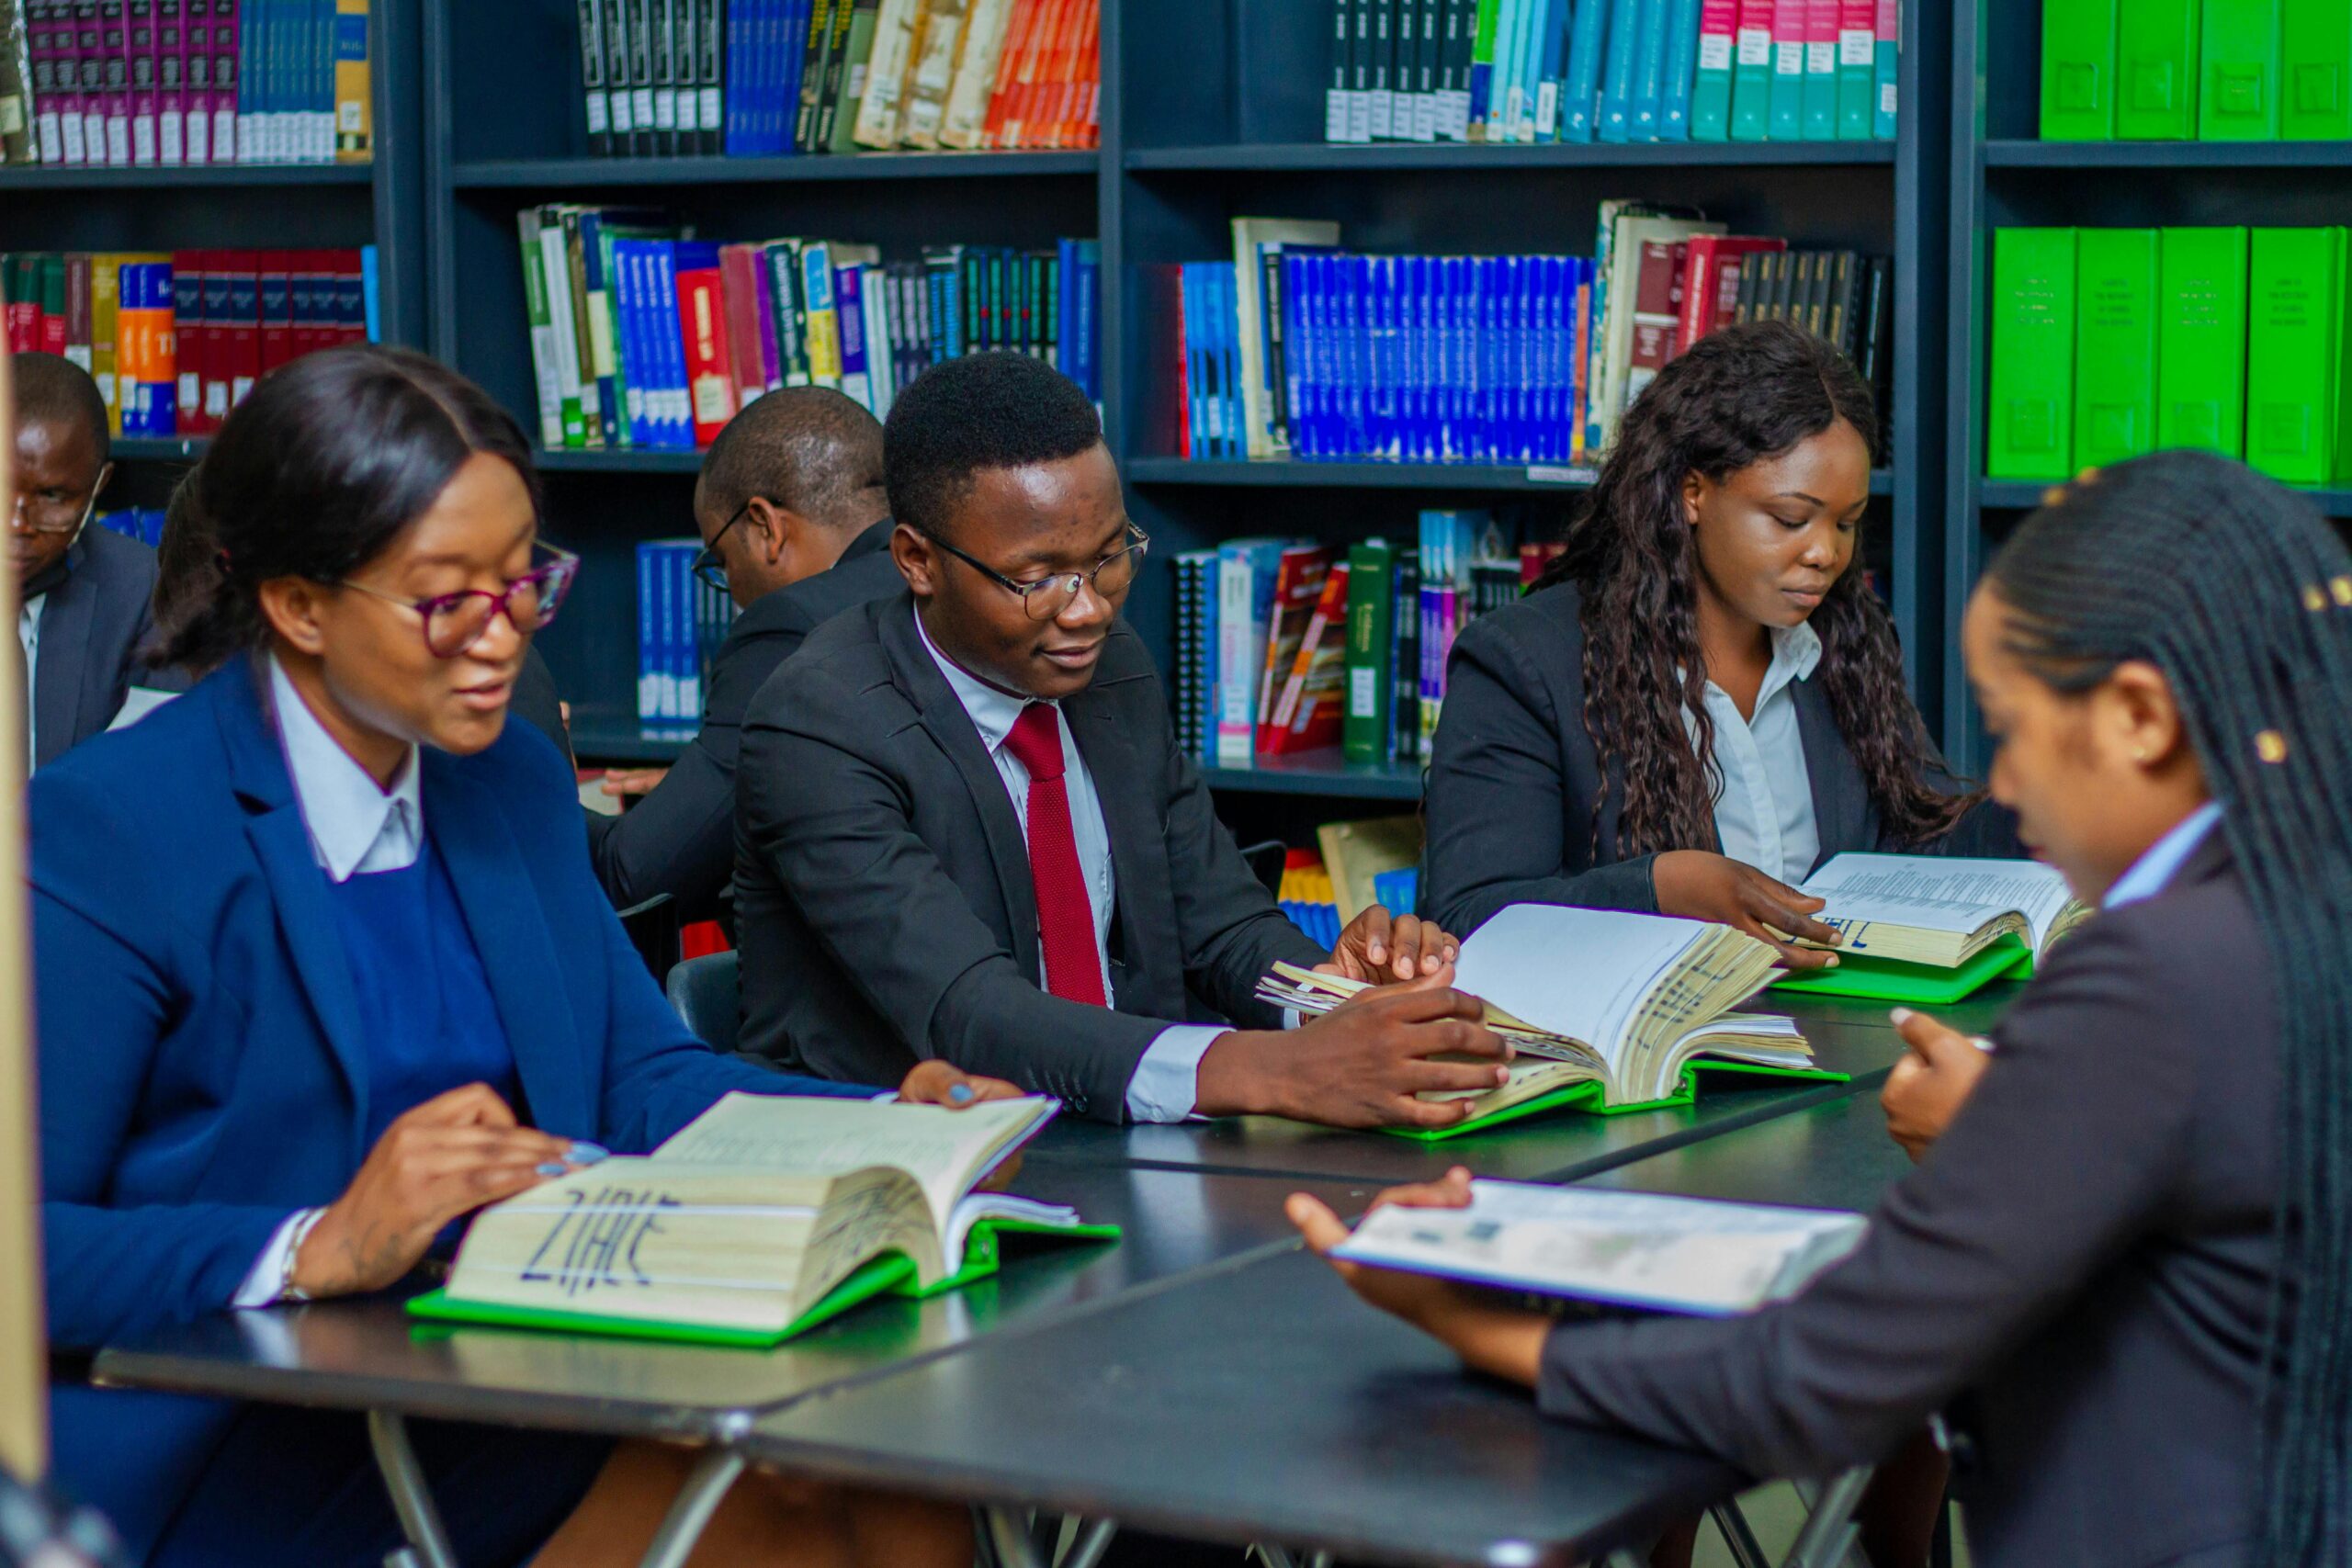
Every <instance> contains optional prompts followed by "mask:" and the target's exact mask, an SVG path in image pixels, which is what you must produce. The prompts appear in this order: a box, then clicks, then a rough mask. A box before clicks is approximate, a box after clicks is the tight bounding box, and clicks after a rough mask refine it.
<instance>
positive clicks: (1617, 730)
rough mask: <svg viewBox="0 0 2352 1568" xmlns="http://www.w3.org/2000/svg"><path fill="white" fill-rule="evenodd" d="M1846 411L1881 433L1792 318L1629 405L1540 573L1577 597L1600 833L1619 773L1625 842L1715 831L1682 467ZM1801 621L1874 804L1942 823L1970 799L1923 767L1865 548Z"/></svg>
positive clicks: (1843, 370)
mask: <svg viewBox="0 0 2352 1568" xmlns="http://www.w3.org/2000/svg"><path fill="white" fill-rule="evenodd" d="M1841 420H1842V421H1843V422H1844V423H1847V424H1849V425H1851V426H1852V427H1853V428H1854V431H1855V433H1856V434H1859V435H1860V436H1861V438H1862V444H1863V446H1866V447H1873V446H1875V445H1876V438H1877V420H1876V418H1875V417H1874V415H1873V414H1872V412H1871V391H1870V388H1869V386H1868V385H1867V384H1866V383H1865V382H1864V381H1863V380H1862V378H1861V377H1860V375H1859V374H1858V373H1857V372H1856V371H1855V369H1854V367H1853V366H1852V365H1850V364H1849V363H1848V362H1847V360H1846V357H1845V355H1841V354H1839V353H1838V351H1837V350H1836V349H1835V348H1833V347H1831V346H1830V345H1829V344H1827V343H1826V342H1824V341H1823V340H1822V339H1820V338H1819V337H1816V336H1815V335H1814V334H1813V333H1809V332H1806V331H1804V329H1803V328H1801V327H1797V326H1794V325H1792V324H1791V323H1789V322H1786V321H1757V322H1751V323H1747V324H1745V325H1740V326H1734V327H1726V328H1724V329H1723V330H1722V331H1720V332H1714V333H1708V334H1707V335H1706V336H1705V337H1703V338H1701V339H1700V340H1699V341H1698V342H1697V343H1696V344H1692V345H1691V348H1689V349H1688V350H1686V351H1685V352H1684V353H1683V354H1681V355H1679V356H1678V357H1677V358H1675V359H1674V360H1672V361H1670V362H1669V363H1668V365H1667V367H1666V368H1665V369H1663V370H1661V371H1660V372H1659V373H1658V376H1657V379H1656V380H1654V381H1652V382H1651V383H1650V384H1649V386H1648V387H1646V388H1645V389H1643V392H1642V395H1641V396H1640V397H1639V398H1637V399H1635V400H1634V406H1633V407H1632V408H1630V409H1628V410H1626V412H1625V418H1624V423H1623V425H1622V426H1621V427H1620V428H1619V431H1618V435H1617V441H1616V445H1615V446H1612V447H1611V449H1610V453H1609V457H1608V458H1607V460H1606V461H1604V462H1603V463H1602V464H1601V468H1600V478H1599V479H1598V480H1597V481H1596V482H1595V483H1594V485H1593V487H1592V492H1591V494H1590V496H1589V498H1588V499H1587V502H1586V505H1585V508H1584V511H1583V512H1582V513H1581V514H1580V515H1579V516H1578V518H1577V521H1576V522H1575V524H1574V525H1571V527H1570V528H1569V530H1568V536H1567V547H1566V551H1565V552H1564V553H1562V554H1561V555H1560V556H1559V557H1558V558H1555V560H1554V561H1553V562H1552V563H1551V565H1550V566H1549V567H1548V568H1546V569H1545V570H1544V576H1543V578H1542V580H1541V581H1542V583H1543V584H1544V585H1546V586H1548V585H1549V584H1551V583H1555V582H1561V581H1569V582H1574V583H1575V584H1576V585H1577V590H1578V592H1580V593H1581V595H1582V597H1583V618H1584V631H1585V640H1584V690H1585V703H1584V726H1585V730H1586V732H1587V733H1588V734H1589V735H1590V736H1591V737H1592V744H1593V750H1594V751H1595V752H1596V754H1597V755H1598V756H1599V758H1600V761H1601V764H1602V777H1603V780H1604V783H1603V784H1602V788H1601V793H1600V797H1599V798H1597V799H1596V800H1595V801H1594V804H1593V836H1594V842H1595V845H1596V847H1597V846H1598V844H1599V841H1600V818H1601V813H1602V810H1603V809H1604V808H1605V807H1606V806H1607V804H1608V794H1609V790H1610V788H1611V787H1612V786H1611V784H1609V783H1608V782H1606V781H1608V780H1610V779H1611V778H1622V779H1623V781H1624V792H1625V798H1624V803H1623V807H1621V809H1620V811H1619V813H1618V828H1617V834H1618V843H1619V847H1620V849H1621V850H1622V852H1623V853H1625V854H1628V855H1633V854H1643V853H1647V852H1653V851H1660V850H1686V849H1703V848H1705V847H1706V846H1707V845H1708V844H1710V843H1712V842H1713V832H1714V829H1713V820H1714V808H1713V799H1714V791H1713V788H1711V787H1710V780H1709V775H1710V772H1711V770H1712V768H1713V761H1712V760H1713V756H1714V739H1715V738H1714V724H1713V720H1712V719H1711V718H1710V717H1709V716H1708V713H1707V705H1706V689H1707V669H1706V660H1705V659H1704V658H1702V655H1701V652H1700V649H1699V611H1698V600H1699V591H1698V578H1699V554H1698V546H1697V543H1696V542H1695V541H1694V540H1693V538H1692V537H1691V526H1690V524H1689V522H1688V520H1687V517H1686V514H1685V512H1684V509H1683V501H1682V489H1683V482H1684V480H1685V479H1688V478H1689V477H1690V476H1691V474H1692V473H1699V474H1702V475H1704V476H1705V477H1706V478H1708V479H1713V480H1716V481H1718V482H1720V481H1721V480H1724V479H1728V478H1730V477H1731V476H1732V475H1733V474H1735V473H1737V472H1738V471H1739V470H1740V469H1742V468H1747V467H1748V466H1749V465H1751V464H1753V463H1758V462H1761V461H1764V460H1766V459H1768V458H1772V457H1780V456H1781V455H1782V454H1783V453H1786V452H1788V451H1790V450H1792V448H1794V447H1795V446H1798V445H1799V444H1800V443H1802V442H1804V441H1806V440H1808V439H1810V438H1812V437H1813V436H1815V435H1818V434H1821V433H1822V432H1824V431H1826V430H1827V429H1829V428H1830V427H1831V426H1832V425H1834V424H1836V423H1838V422H1839V421H1841ZM1808 624H1809V625H1811V626H1812V627H1813V629H1814V631H1815V634H1816V635H1817V636H1818V637H1820V638H1821V662H1820V665H1819V671H1820V679H1821V683H1822V686H1823V689H1824V690H1825V691H1826V694H1827V695H1828V698H1829V710H1830V713H1831V715H1832V716H1834V717H1835V718H1836V720H1837V723H1838V733H1839V734H1840V735H1841V736H1843V737H1844V738H1845V741H1846V746H1847V749H1848V750H1850V751H1851V752H1852V753H1853V757H1854V761H1855V763H1856V764H1857V765H1858V766H1859V767H1860V769H1861V773H1862V781H1863V783H1864V784H1866V785H1867V786H1868V787H1869V789H1870V794H1871V801H1872V803H1873V804H1875V805H1876V806H1877V807H1878V810H1879V817H1880V819H1881V820H1882V821H1883V822H1884V823H1885V825H1886V826H1887V828H1888V829H1890V830H1891V831H1893V832H1894V834H1895V836H1896V837H1898V838H1900V839H1902V840H1906V841H1909V842H1915V843H1916V842H1920V841H1924V840H1928V839H1931V838H1933V837H1935V836H1936V835H1937V834H1939V833H1941V832H1942V831H1944V830H1945V829H1948V828H1950V827H1951V824H1952V823H1953V822H1955V821H1956V820H1958V818H1959V817H1960V814H1961V812H1962V810H1964V809H1965V808H1966V807H1967V806H1968V805H1969V804H1970V798H1969V797H1966V796H1953V795H1943V794H1940V793H1939V792H1938V791H1937V790H1936V789H1935V788H1934V787H1933V786H1932V785H1930V784H1928V782H1927V779H1926V777H1925V775H1926V772H1927V767H1928V761H1929V760H1930V758H1931V756H1932V749H1931V747H1930V745H1929V742H1928V732H1927V726H1926V724H1925V723H1924V722H1923V721H1922V720H1921V719H1920V717H1919V710H1918V708H1917V706H1916V705H1914V704H1913V703H1912V701H1911V694H1910V690H1909V688H1908V687H1907V686H1906V685H1905V683H1904V679H1903V655H1902V649H1900V647H1899V646H1898V644H1897V642H1896V639H1895V635H1894V621H1893V619H1892V617H1890V616H1889V615H1887V613H1886V608H1885V606H1884V605H1883V604H1880V603H1879V602H1878V599H1877V597H1876V596H1875V595H1873V594H1872V593H1871V591H1870V589H1869V587H1868V586H1867V585H1866V584H1865V583H1864V582H1863V581H1862V572H1861V569H1860V564H1859V563H1856V564H1853V565H1850V566H1849V568H1848V569H1847V570H1846V571H1844V572H1843V573H1841V574H1840V575H1839V576H1838V581H1836V582H1835V583H1834V584H1832V585H1831V587H1830V589H1829V592H1828V593H1827V594H1826V595H1825V596H1824V598H1823V599H1822V602H1821V604H1820V605H1819V606H1818V607H1817V608H1816V609H1815V611H1814V612H1813V615H1811V616H1810V617H1809V620H1808ZM1686 715H1688V716H1689V717H1690V719H1691V723H1692V725H1693V726H1694V727H1695V731H1696V739H1697V744H1696V745H1695V746H1694V745H1693V744H1692V732H1691V729H1687V728H1685V716H1686Z"/></svg>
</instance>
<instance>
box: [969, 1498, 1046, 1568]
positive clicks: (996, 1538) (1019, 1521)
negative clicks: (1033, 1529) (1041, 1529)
mask: <svg viewBox="0 0 2352 1568" xmlns="http://www.w3.org/2000/svg"><path fill="white" fill-rule="evenodd" d="M980 1517H982V1518H984V1519H986V1520H987V1521H988V1527H989V1544H991V1545H993V1546H994V1547H995V1548H996V1560H997V1562H999V1563H1000V1564H1001V1568H1048V1564H1047V1562H1046V1556H1045V1554H1044V1553H1042V1552H1040V1551H1038V1550H1037V1543H1036V1541H1035V1540H1032V1539H1030V1535H1029V1519H1028V1517H1027V1513H1026V1511H1025V1510H1023V1509H1021V1508H1008V1507H1004V1506H1000V1505H998V1504H994V1503H991V1504H989V1505H988V1506H986V1507H984V1508H982V1509H981V1510H980Z"/></svg>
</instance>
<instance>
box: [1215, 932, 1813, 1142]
mask: <svg viewBox="0 0 2352 1568" xmlns="http://www.w3.org/2000/svg"><path fill="white" fill-rule="evenodd" d="M1776 956H1777V955H1776V954H1775V953H1773V951H1772V949H1771V948H1770V947H1768V946H1766V945H1765V944H1764V943H1763V942H1758V941H1757V940H1756V939H1755V938H1754V937H1751V936H1749V935H1747V933H1746V932H1744V931H1734V930H1733V929H1732V928H1731V927H1729V926H1719V925H1712V924H1709V923H1708V922H1706V921H1703V920H1678V919H1668V918H1667V917H1665V916H1662V915H1634V914H1626V913H1623V912H1620V911H1617V910H1611V909H1577V908H1566V907H1564V906H1561V905H1555V904H1513V905H1511V906H1510V908H1507V909H1504V910H1503V911H1502V912H1501V913H1499V914H1498V915H1497V916H1495V918H1494V919H1491V920H1488V921H1487V923H1486V924H1485V925H1483V926H1481V927H1479V928H1478V930H1477V931H1476V932H1475V933H1473V934H1472V935H1471V936H1470V937H1469V938H1468V939H1467V940H1465V941H1464V942H1463V943H1462V953H1461V956H1460V958H1459V959H1458V960H1457V961H1456V962H1455V964H1454V985H1455V986H1456V987H1458V988H1460V989H1462V990H1464V991H1467V992H1469V993H1471V994H1472V995H1473V996H1476V997H1478V998H1481V999H1483V1000H1484V1001H1485V1002H1486V1004H1487V1026H1488V1027H1489V1028H1491V1029H1493V1030H1494V1031H1495V1032H1496V1033H1498V1034H1500V1035H1501V1036H1503V1038H1505V1039H1506V1040H1508V1041H1510V1043H1511V1044H1512V1046H1513V1047H1514V1048H1515V1049H1516V1050H1517V1051H1518V1052H1519V1054H1520V1058H1521V1059H1520V1060H1518V1061H1516V1062H1514V1063H1513V1064H1512V1065H1511V1068H1510V1082H1509V1083H1507V1084H1505V1085H1503V1086H1502V1087H1501V1088H1499V1089H1488V1090H1487V1091H1485V1092H1483V1093H1478V1094H1476V1095H1475V1096H1466V1097H1465V1096H1463V1095H1460V1094H1454V1095H1450V1096H1449V1095H1446V1094H1443V1093H1442V1092H1440V1091H1431V1093H1430V1096H1429V1098H1432V1099H1443V1098H1455V1099H1459V1098H1472V1099H1475V1100H1476V1102H1477V1110H1476V1113H1475V1114H1474V1115H1473V1116H1472V1117H1471V1118H1470V1119H1469V1120H1467V1121H1464V1122H1460V1123H1458V1124H1456V1125H1454V1126H1452V1127H1445V1128H1439V1129H1436V1130H1434V1131H1430V1130H1420V1129H1397V1130H1398V1131H1403V1132H1406V1133H1408V1135H1411V1136H1415V1137H1423V1138H1429V1137H1445V1136H1450V1135H1453V1134H1461V1133H1464V1132H1471V1131H1476V1130H1478V1129H1481V1128H1485V1127H1489V1126H1492V1125H1494V1124H1495V1123H1496V1122H1502V1121H1508V1120H1512V1119H1514V1118H1517V1117H1520V1116H1525V1115H1531V1114H1533V1113H1535V1112H1537V1111H1550V1110H1555V1109H1559V1108H1561V1107H1564V1106H1570V1105H1574V1106H1577V1107H1579V1108H1581V1109H1586V1110H1591V1111H1602V1112H1612V1111H1632V1110H1638V1109H1643V1108H1646V1107H1652V1106H1657V1105H1668V1104H1675V1103H1679V1102H1680V1101H1684V1100H1689V1099H1690V1098H1691V1093H1692V1086H1691V1069H1692V1068H1693V1067H1694V1066H1711V1067H1713V1066H1721V1067H1727V1068H1733V1069H1737V1070H1746V1071H1750V1072H1772V1073H1785V1074H1796V1075H1804V1076H1808V1077H1822V1078H1828V1079H1838V1078H1840V1077H1843V1075H1842V1074H1838V1073H1828V1072H1822V1071H1820V1070H1818V1069H1816V1068H1815V1066H1814V1063H1813V1048H1812V1047H1811V1046H1810V1045H1808V1044H1807V1043H1805V1040H1804V1036H1803V1035H1801V1034H1799V1033H1798V1032H1797V1028H1796V1025H1795V1024H1794V1023H1793V1022H1792V1021H1790V1020H1788V1019H1786V1018H1773V1017H1766V1016H1762V1015H1758V1014H1751V1013H1741V1012H1734V1011H1731V1009H1732V1008H1733V1007H1734V1006H1735V1005H1736V1004H1737V1003H1738V1002H1740V1001H1742V1000H1744V999H1746V998H1747V997H1748V996H1749V995H1750V994H1752V993H1753V992H1754V991H1755V990H1756V989H1757V988H1758V987H1760V986H1762V985H1763V984H1764V983H1765V982H1766V981H1767V980H1768V979H1770V976H1771V972H1772V965H1773V964H1774V962H1775V960H1776ZM1365 988H1366V987H1364V986H1363V984H1362V983H1361V982H1358V981H1353V980H1347V979H1342V978H1340V976H1336V975H1317V974H1315V973H1314V972H1312V971H1311V970H1306V969H1300V968H1297V967H1296V966H1295V965H1292V964H1277V965H1276V966H1275V969H1274V973H1273V974H1272V975H1270V976H1267V977H1266V978H1265V979H1263V980H1261V981H1260V982H1259V985H1258V995H1259V996H1261V998H1265V999H1266V1000H1268V1001H1272V1002H1276V1003H1279V1004H1280V1005H1282V1006H1283V1007H1293V1008H1297V1009H1299V1010H1301V1011H1304V1012H1329V1010H1331V1009H1332V1008H1334V1007H1337V1006H1339V1005H1340V1003H1341V1002H1344V1001H1346V1000H1347V999H1348V998H1351V997H1352V996H1354V995H1356V994H1357V993H1358V992H1359V991H1362V990H1363V989H1365Z"/></svg>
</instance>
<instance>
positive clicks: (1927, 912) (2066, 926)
mask: <svg viewBox="0 0 2352 1568" xmlns="http://www.w3.org/2000/svg"><path fill="white" fill-rule="evenodd" d="M1803 891H1804V892H1806V893H1810V894H1812V895H1813V896H1814V897H1817V898H1820V899H1823V900H1824V901H1825V902H1826V906H1827V907H1826V908H1824V909H1823V910H1822V911H1821V914H1820V916H1819V919H1821V921H1822V922H1823V923H1824V924H1826V925H1829V926H1833V927H1835V928H1836V929H1837V930H1838V932H1839V933H1840V934H1841V936H1842V937H1843V938H1844V941H1843V942H1841V943H1840V944H1839V946H1838V952H1839V953H1841V954H1850V955H1851V956H1854V957H1858V958H1882V959H1890V960H1894V961H1895V962H1898V963H1905V964H1935V965H1938V966H1939V967H1944V968H1956V967H1958V966H1959V965H1960V964H1963V963H1965V962H1967V961H1968V960H1969V959H1970V958H1973V957H1974V956H1975V955H1976V954H1977V953H1980V952H1982V951H1984V950H1985V948H1987V947H1989V946H1991V945H1992V944H1993V943H1995V942H1998V941H2000V940H2001V939H2002V938H2003V937H2007V936H2013V937H2016V938H2017V939H2018V941H2019V942H2022V943H2023V944H2024V946H2025V948H2026V950H2027V951H2028V952H2029V953H2032V954H2033V955H2034V956H2035V957H2036V958H2039V957H2041V955H2042V954H2043V953H2047V952H2048V951H2049V950H2050V946H2051V944H2052V942H2056V941H2057V940H2058V939H2059V938H2061V937H2063V936H2064V935H2065V934H2066V933H2067V932H2068V931H2072V930H2074V929H2075V927H2076V926H2077V925H2080V924H2081V923H2082V922H2083V921H2084V920H2085V919H2088V918H2089V916H2090V909H2089V908H2088V907H2087V906H2086V905H2083V904H2080V903H2077V902H2076V901H2075V897H2074V896H2073V894H2072V893H2071V892H2070V891H2069V890H2068V888H2067V886H2066V879H2065V878H2064V876H2062V875H2061V874H2059V873H2058V872H2057V870H2056V869H2055V868H2053V867H2051V866H2046V865H2042V864H2040V863H2036V862H2033V861H2026V860H1965V859H1959V858H1948V857H1944V856H1939V855H1879V854H1842V855H1838V856H1837V857H1836V858H1835V859H1833V860H1831V861H1830V862H1829V863H1828V864H1826V865H1825V866H1823V867H1822V868H1821V869H1820V870H1819V871H1816V872H1815V873H1814V874H1812V875H1811V876H1810V877H1808V878H1806V879H1805V884H1804V888H1803Z"/></svg>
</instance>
